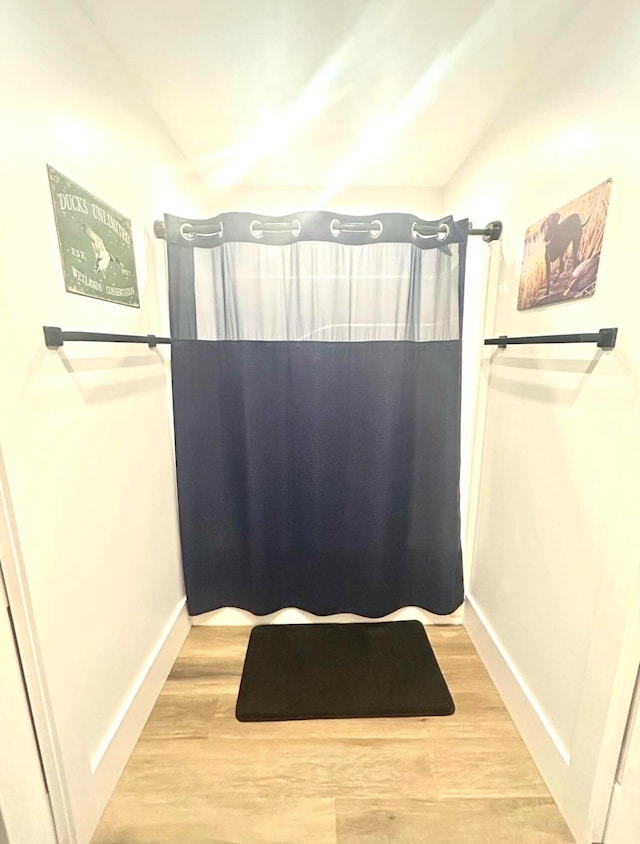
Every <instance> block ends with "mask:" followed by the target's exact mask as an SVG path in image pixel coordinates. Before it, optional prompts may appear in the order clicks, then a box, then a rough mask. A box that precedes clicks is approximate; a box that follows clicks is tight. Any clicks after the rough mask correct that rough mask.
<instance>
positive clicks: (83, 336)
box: [42, 325, 171, 349]
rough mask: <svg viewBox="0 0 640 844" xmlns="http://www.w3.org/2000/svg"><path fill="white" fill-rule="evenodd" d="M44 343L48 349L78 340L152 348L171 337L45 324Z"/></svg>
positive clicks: (169, 341)
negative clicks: (85, 329) (83, 329)
mask: <svg viewBox="0 0 640 844" xmlns="http://www.w3.org/2000/svg"><path fill="white" fill-rule="evenodd" d="M42 330H43V331H44V343H45V346H46V347H47V349H59V348H61V347H62V346H64V344H65V343H66V342H69V341H72V340H76V341H82V342H84V343H143V344H144V345H146V346H149V348H150V349H153V348H155V347H156V346H159V345H160V344H166V343H171V338H170V337H156V335H155V334H103V333H101V332H97V331H63V330H62V329H61V328H57V327H55V326H53V325H43V326H42Z"/></svg>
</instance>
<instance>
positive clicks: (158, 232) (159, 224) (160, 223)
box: [153, 220, 167, 240]
mask: <svg viewBox="0 0 640 844" xmlns="http://www.w3.org/2000/svg"><path fill="white" fill-rule="evenodd" d="M153 233H154V234H155V236H156V237H157V238H158V239H159V240H166V239H167V229H166V227H165V224H164V220H154V221H153Z"/></svg>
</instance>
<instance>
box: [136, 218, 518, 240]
mask: <svg viewBox="0 0 640 844" xmlns="http://www.w3.org/2000/svg"><path fill="white" fill-rule="evenodd" d="M283 225H288V224H284V223H281V222H264V223H262V225H261V228H262V230H263V231H273V232H282V231H283ZM414 225H415V230H416V232H417V233H418V234H421V235H426V236H429V235H431V236H433V235H437V234H446V233H448V227H447V226H446V225H444V224H443V225H440V226H429V225H426V224H420V223H415V224H414ZM502 228H503V226H502V221H501V220H493V221H492V222H491V223H487V225H486V226H485V227H484V228H483V229H476V228H474V227H473V226H472V225H470V226H469V234H470V235H474V236H478V237H482V239H483V240H484V241H485V243H491V242H492V241H494V240H499V239H500V237H501V236H502ZM182 230H183V231H184V234H187V235H190V239H193V238H194V237H211V236H212V235H220V234H222V230H221V229H220V228H217V229H212V228H211V225H209V224H207V223H201V224H199V225H192V224H191V223H183V225H182ZM153 231H154V234H155V236H156V237H157V238H160V239H161V240H166V239H167V231H166V228H165V225H164V221H163V220H156V221H155V222H154V224H153ZM292 231H293V229H292Z"/></svg>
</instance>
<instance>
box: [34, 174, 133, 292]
mask: <svg viewBox="0 0 640 844" xmlns="http://www.w3.org/2000/svg"><path fill="white" fill-rule="evenodd" d="M47 170H48V171H49V185H50V187H51V198H52V200H53V210H54V215H55V219H56V228H57V230H58V243H59V244H60V257H61V259H62V270H63V273H64V283H65V287H66V289H67V292H69V293H79V294H80V295H81V296H92V297H93V298H94V299H104V300H105V301H106V302H117V303H118V304H119V305H129V307H132V308H139V307H140V300H139V298H138V280H137V277H136V264H135V258H134V254H133V240H132V236H131V220H129V219H128V218H127V217H124V216H123V215H122V214H119V213H118V212H117V211H114V209H113V208H111V207H110V206H109V205H107V204H106V203H105V202H102V200H100V199H98V198H97V197H95V196H94V195H93V194H92V193H89V191H87V190H85V189H84V188H82V187H80V185H77V184H76V183H75V182H72V181H71V179H68V178H67V177H66V176H63V175H62V173H59V172H58V171H57V170H54V169H53V167H50V166H49V165H47Z"/></svg>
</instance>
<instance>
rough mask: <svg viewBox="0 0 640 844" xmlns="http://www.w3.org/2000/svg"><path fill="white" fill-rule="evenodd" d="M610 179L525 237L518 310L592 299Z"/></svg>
mask: <svg viewBox="0 0 640 844" xmlns="http://www.w3.org/2000/svg"><path fill="white" fill-rule="evenodd" d="M610 195H611V179H607V181H606V182H603V183H602V184H601V185H598V186H597V187H595V188H593V189H592V190H590V191H588V192H587V193H585V194H582V196H579V197H578V198H577V199H574V200H572V201H571V202H568V203H567V204H566V205H563V206H562V207H561V208H559V209H558V210H557V211H554V212H553V213H552V214H548V215H547V216H546V217H544V218H543V219H542V220H538V222H537V223H534V224H533V225H532V226H529V228H528V229H527V231H526V235H525V241H524V258H523V261H522V275H521V277H520V288H519V292H518V310H527V309H529V308H536V307H538V306H540V305H550V304H553V303H555V302H565V301H567V300H568V299H583V298H585V297H587V296H593V294H594V293H595V288H596V279H597V276H598V268H599V265H600V252H601V250H602V241H603V237H604V227H605V223H606V220H607V210H608V208H609V197H610Z"/></svg>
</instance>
